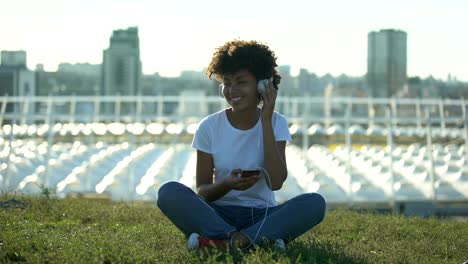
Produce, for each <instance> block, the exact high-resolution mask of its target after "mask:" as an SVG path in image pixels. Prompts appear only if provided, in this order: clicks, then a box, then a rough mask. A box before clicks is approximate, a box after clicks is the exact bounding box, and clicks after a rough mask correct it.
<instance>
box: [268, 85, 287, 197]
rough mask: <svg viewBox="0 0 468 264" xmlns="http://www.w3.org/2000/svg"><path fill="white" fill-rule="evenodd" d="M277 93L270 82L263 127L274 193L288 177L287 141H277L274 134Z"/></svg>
mask: <svg viewBox="0 0 468 264" xmlns="http://www.w3.org/2000/svg"><path fill="white" fill-rule="evenodd" d="M276 96H277V91H276V90H275V89H274V87H273V82H272V80H271V79H270V80H269V81H268V85H267V88H266V90H265V92H264V94H263V108H262V126H263V152H264V158H265V170H266V171H267V172H268V174H269V176H270V182H271V186H270V188H271V189H272V190H274V191H276V190H279V189H281V187H282V186H283V182H284V181H285V180H286V178H287V177H288V168H287V165H286V154H285V148H286V141H278V142H277V141H276V140H275V135H274V133H273V124H272V121H271V119H272V117H273V112H274V109H275V102H276Z"/></svg>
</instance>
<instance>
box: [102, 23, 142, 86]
mask: <svg viewBox="0 0 468 264" xmlns="http://www.w3.org/2000/svg"><path fill="white" fill-rule="evenodd" d="M102 69H103V73H102V80H103V84H102V92H101V94H102V95H118V94H120V95H137V94H139V93H140V78H141V61H140V41H139V38H138V28H137V27H131V28H128V29H119V30H114V32H113V33H112V37H111V38H110V44H109V48H108V49H106V50H104V52H103V65H102Z"/></svg>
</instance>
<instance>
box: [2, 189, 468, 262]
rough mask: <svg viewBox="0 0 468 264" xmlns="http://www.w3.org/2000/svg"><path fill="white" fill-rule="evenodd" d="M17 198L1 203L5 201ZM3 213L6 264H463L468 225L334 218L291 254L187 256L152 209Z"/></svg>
mask: <svg viewBox="0 0 468 264" xmlns="http://www.w3.org/2000/svg"><path fill="white" fill-rule="evenodd" d="M10 198H12V195H3V196H0V201H5V200H7V199H10ZM16 199H19V200H21V201H26V202H27V203H29V204H30V206H29V207H27V208H25V209H0V262H6V263H10V262H31V263H38V262H40V263H64V262H68V263H135V262H136V263H141V262H143V263H147V262H149V263H200V262H215V263H216V262H219V263H226V262H227V263H232V262H246V263H272V262H275V263H462V262H463V261H466V260H467V259H468V224H467V222H457V221H453V220H438V219H422V218H416V217H414V218H406V217H402V216H395V215H378V214H372V213H356V212H351V211H347V210H335V211H330V212H327V215H326V217H325V220H324V222H322V223H321V224H320V225H319V226H317V227H316V228H314V229H313V230H312V231H310V232H308V233H306V234H304V235H303V236H301V237H299V238H298V239H296V240H295V241H294V242H292V243H290V244H289V245H288V249H287V250H286V252H276V251H274V250H271V249H259V248H257V249H254V250H252V251H250V252H244V253H240V252H234V253H226V252H222V251H218V250H212V251H210V252H201V253H197V252H188V251H187V250H186V249H185V238H184V236H183V235H182V233H181V232H180V231H178V230H177V229H176V228H175V227H174V226H173V225H172V224H171V223H170V222H169V221H168V220H167V219H166V218H165V217H164V215H162V213H161V212H160V211H159V209H158V208H157V207H156V206H155V205H152V204H128V203H115V202H109V201H92V200H79V199H63V200H58V199H54V198H47V197H44V196H43V197H40V198H37V197H36V198H34V197H19V196H18V197H16Z"/></svg>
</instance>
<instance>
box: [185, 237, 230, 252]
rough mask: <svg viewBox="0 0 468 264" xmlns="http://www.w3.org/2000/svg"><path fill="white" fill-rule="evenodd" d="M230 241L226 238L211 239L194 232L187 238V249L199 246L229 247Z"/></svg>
mask: <svg viewBox="0 0 468 264" xmlns="http://www.w3.org/2000/svg"><path fill="white" fill-rule="evenodd" d="M228 246H229V243H228V242H227V241H226V240H218V239H211V238H207V237H202V236H200V235H199V234H197V233H192V234H191V235H190V236H189V238H188V240H187V249H188V250H195V249H199V248H206V247H213V248H227V247H228Z"/></svg>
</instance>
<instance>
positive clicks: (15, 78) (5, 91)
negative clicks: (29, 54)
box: [0, 51, 36, 125]
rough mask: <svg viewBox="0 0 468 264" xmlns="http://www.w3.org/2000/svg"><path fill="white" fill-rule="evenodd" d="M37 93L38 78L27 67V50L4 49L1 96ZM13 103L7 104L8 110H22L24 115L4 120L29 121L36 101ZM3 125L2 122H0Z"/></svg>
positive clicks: (0, 69) (0, 78)
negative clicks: (19, 117) (17, 118)
mask: <svg viewBox="0 0 468 264" xmlns="http://www.w3.org/2000/svg"><path fill="white" fill-rule="evenodd" d="M35 95H36V79H35V76H34V72H32V71H30V70H28V68H27V67H26V52H25V51H2V52H1V65H0V96H24V97H28V96H35ZM26 102H28V101H23V102H20V103H11V104H7V105H6V109H5V110H6V112H21V113H23V114H26V113H27V114H28V115H23V116H22V117H21V120H16V121H14V120H15V119H16V117H15V118H14V119H13V120H3V122H4V123H13V122H20V123H22V124H25V123H28V122H30V121H31V120H28V118H27V116H29V115H32V114H33V113H34V111H35V110H34V109H35V105H34V103H31V102H29V103H26ZM0 125H1V124H0Z"/></svg>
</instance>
